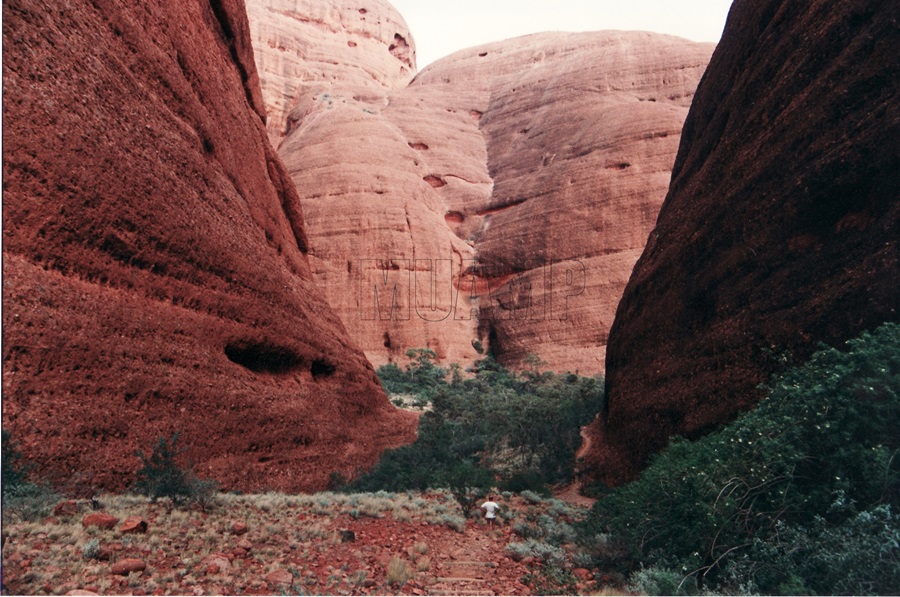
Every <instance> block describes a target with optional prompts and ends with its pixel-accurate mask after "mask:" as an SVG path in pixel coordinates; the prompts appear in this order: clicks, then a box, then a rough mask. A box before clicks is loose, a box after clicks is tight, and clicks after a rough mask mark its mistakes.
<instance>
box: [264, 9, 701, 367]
mask: <svg viewBox="0 0 900 597" xmlns="http://www.w3.org/2000/svg"><path fill="white" fill-rule="evenodd" d="M308 4H311V5H315V4H316V3H315V2H310V3H301V4H299V5H298V7H297V11H298V12H297V13H295V14H293V16H292V17H291V19H289V20H288V21H286V22H290V23H291V24H292V25H293V24H294V23H298V22H305V21H306V20H308V18H309V17H308V16H307V15H305V14H302V13H300V12H299V11H300V10H301V9H302V10H308V11H315V10H316V9H315V6H308ZM278 5H279V4H278V2H275V1H274V0H254V1H253V2H251V9H250V18H251V25H252V28H253V31H254V32H255V37H254V44H255V47H256V50H257V52H256V60H257V64H258V65H259V71H260V73H261V78H262V86H263V90H264V94H265V97H266V102H267V104H268V105H269V106H270V113H272V114H274V113H275V109H274V108H271V107H272V106H277V105H278V104H279V102H280V101H281V99H280V97H281V94H274V92H273V91H272V89H273V87H278V88H279V89H281V88H287V87H289V86H290V84H291V80H290V78H286V77H280V76H279V75H278V74H277V73H274V70H275V69H273V68H271V66H270V65H271V64H273V63H277V61H278V60H280V56H281V55H282V54H284V53H283V52H279V51H278V50H277V49H275V48H277V46H278V44H279V43H281V44H282V45H283V46H284V47H286V48H290V47H300V46H301V45H302V44H303V41H304V39H305V37H304V36H305V35H307V27H306V26H294V28H293V29H291V31H293V34H292V35H293V36H294V37H293V38H292V39H293V41H282V42H277V41H276V38H278V39H282V38H284V37H285V36H287V35H288V34H287V33H286V31H288V29H284V30H280V31H281V32H280V33H279V34H278V35H277V36H276V35H275V34H274V33H273V32H274V31H275V30H276V28H275V26H274V25H272V24H269V23H270V22H271V21H274V20H275V16H273V15H276V14H280V13H278V11H277V10H276V8H275V7H277V6H278ZM354 7H355V5H354ZM335 10H336V12H337V11H338V9H337V8H336V9H335ZM355 10H356V9H355V8H353V7H349V6H348V7H346V8H345V12H344V13H342V15H343V16H340V18H338V16H335V18H334V20H335V22H342V23H347V25H345V26H346V27H347V28H348V29H352V27H354V26H356V25H355V19H356V17H357V16H358V15H354V12H355ZM379 10H382V11H385V12H384V14H383V15H382V16H380V17H377V16H376V14H378V13H376V11H375V10H373V9H370V10H368V12H367V13H366V15H365V16H366V17H367V18H368V19H369V20H370V21H376V22H381V23H394V22H395V21H396V19H397V17H396V15H395V13H394V12H393V11H392V9H391V10H385V8H384V7H381V8H380V9H379ZM256 19H259V21H260V22H257V20H256ZM396 28H398V29H400V30H401V31H405V29H403V28H402V27H400V26H397V27H396ZM329 31H330V36H326V37H324V38H317V39H320V42H319V45H317V47H318V48H319V49H320V50H321V51H324V48H325V47H326V46H325V43H326V41H327V42H328V43H330V44H331V45H330V46H328V47H332V48H333V49H334V56H336V57H339V58H338V59H336V60H335V62H338V61H339V60H348V61H349V62H347V63H346V64H344V63H342V64H339V65H332V66H331V68H332V69H334V70H335V71H340V72H335V73H332V74H328V73H326V75H327V76H325V77H324V78H323V77H319V78H318V79H317V78H316V74H315V69H313V68H311V67H310V66H308V65H305V62H304V61H303V60H301V61H299V62H298V63H297V64H296V66H295V67H294V68H295V71H297V72H303V73H304V76H303V77H302V78H301V79H300V80H296V81H293V85H294V87H293V88H292V89H291V90H289V91H287V92H285V94H286V95H292V96H296V97H301V96H302V97H303V98H304V101H305V102H307V103H306V104H305V105H306V106H307V107H306V108H304V109H303V110H301V111H300V112H297V113H295V115H297V114H302V117H301V118H299V119H294V117H293V116H290V115H288V116H287V121H285V122H274V121H271V120H270V122H269V130H270V131H272V130H286V131H289V132H288V134H287V136H286V137H285V138H284V140H283V141H282V142H281V144H280V146H279V154H280V155H281V157H282V158H283V160H284V162H285V165H286V166H287V168H288V170H289V172H290V175H291V178H292V179H293V180H294V182H295V183H296V184H297V186H298V189H300V197H301V202H302V204H303V209H304V216H305V218H306V223H307V228H306V230H307V232H308V234H309V239H310V241H309V242H310V263H311V265H312V268H313V271H314V273H315V275H316V279H317V280H318V281H319V282H320V283H321V285H322V287H323V289H324V290H325V293H326V296H327V298H328V300H329V302H330V303H331V304H332V305H334V306H335V308H336V309H337V311H338V313H339V314H340V316H341V319H342V320H343V322H344V324H345V325H346V326H347V329H348V331H349V332H350V334H351V335H352V336H353V337H354V339H355V340H356V341H357V342H359V344H360V345H361V346H362V348H363V350H364V351H365V353H366V356H367V357H368V358H369V359H370V360H371V361H372V362H373V363H374V364H376V365H380V364H383V363H385V362H389V361H392V360H401V361H402V360H403V354H404V353H405V351H406V350H407V349H409V348H417V347H427V348H431V349H433V350H435V352H436V353H437V355H438V357H439V358H440V359H442V360H445V361H447V362H459V363H462V364H467V363H470V362H471V361H473V360H474V359H476V358H479V354H478V352H477V351H476V349H475V347H476V346H479V348H482V349H483V350H490V351H491V352H492V353H493V354H494V355H495V356H497V357H498V358H499V359H500V360H501V361H502V362H504V363H505V364H507V365H511V366H513V367H519V366H522V365H523V364H524V363H525V362H526V361H527V360H528V359H529V357H530V355H536V356H538V357H539V358H541V359H542V360H543V361H544V362H545V363H546V364H547V366H548V367H549V368H552V369H557V370H572V371H575V370H579V371H580V372H581V373H584V374H594V373H598V372H600V371H602V368H603V358H604V352H603V350H604V345H605V342H606V336H607V331H608V329H609V326H610V325H611V323H612V318H613V313H614V310H615V305H616V304H617V302H618V299H619V296H620V294H621V292H622V290H623V289H624V287H625V283H626V281H627V278H628V275H629V273H630V271H631V268H632V266H633V265H634V262H635V261H636V259H637V257H638V255H639V254H640V251H641V249H642V248H643V245H644V242H645V241H646V238H647V234H648V233H649V231H650V229H651V228H652V226H653V223H654V221H655V217H656V213H657V211H658V209H659V206H660V205H661V203H662V199H663V197H664V195H665V189H666V185H667V184H668V180H669V175H670V168H671V163H672V161H673V160H674V155H675V152H676V150H677V145H678V139H679V136H680V130H681V124H682V122H683V119H684V117H685V115H686V114H687V109H688V106H689V104H690V101H691V97H692V95H693V92H694V89H695V87H696V85H697V82H698V81H699V79H700V76H701V74H702V72H703V69H704V68H705V66H706V63H707V61H708V59H709V56H710V54H711V53H712V48H713V46H712V45H711V44H697V43H693V42H688V41H685V40H681V39H677V38H673V37H668V36H663V35H655V34H648V33H623V32H598V33H590V34H540V35H534V36H527V37H523V38H518V39H514V40H509V41H505V42H499V43H495V44H488V45H485V46H481V47H477V48H472V49H470V50H465V51H462V52H459V53H457V54H454V55H453V56H450V57H448V58H445V59H443V60H440V61H438V62H437V63H435V64H433V65H431V66H429V67H428V68H427V69H426V70H424V71H423V72H421V73H419V74H418V75H417V76H416V78H415V79H414V81H413V82H412V83H411V84H409V85H408V86H407V85H406V81H405V80H403V79H402V77H401V78H400V79H396V78H394V79H390V78H389V77H387V76H386V75H385V74H383V73H384V72H385V68H384V67H383V63H384V60H385V54H386V52H385V51H384V47H383V46H384V44H385V43H386V41H385V38H386V37H387V34H390V31H391V29H390V28H389V29H387V30H386V31H383V33H385V35H383V36H382V37H381V38H380V39H381V42H380V45H377V46H374V47H373V49H372V50H371V54H370V53H369V52H367V53H363V52H356V53H353V54H352V55H349V54H347V52H346V51H345V50H346V42H345V38H347V37H348V36H349V35H351V33H350V32H348V31H347V30H333V31H332V30H329ZM278 36H282V37H278ZM401 36H403V37H404V38H406V39H411V37H410V36H408V35H406V34H405V33H401ZM360 47H361V46H358V47H354V48H353V50H359V49H360ZM412 52H413V53H414V48H413V50H412ZM276 54H277V55H276ZM298 56H299V54H298ZM369 60H371V61H373V65H369V63H368V61H369ZM393 67H394V75H396V74H397V73H396V64H394V65H393ZM360 70H363V71H365V72H370V71H371V72H373V73H377V74H374V75H373V76H372V77H370V78H369V79H367V80H366V81H365V85H362V83H361V82H356V79H355V77H354V73H358V72H359V71H360ZM329 72H331V71H329ZM341 73H348V74H341ZM403 74H405V73H403V72H402V69H401V75H403ZM269 77H272V78H273V79H277V81H278V83H277V85H275V84H272V83H270V82H268V81H267V78H269ZM335 81H338V82H340V84H341V85H343V88H342V91H341V92H340V94H339V95H340V98H339V99H338V98H337V97H336V92H335V91H333V90H334V87H335V86H336V85H338V84H339V83H336V82H335ZM354 85H360V87H359V88H358V89H355V88H354V87H353V86H354ZM378 86H381V87H382V89H381V91H379V90H378ZM314 100H315V101H314ZM314 104H315V105H314Z"/></svg>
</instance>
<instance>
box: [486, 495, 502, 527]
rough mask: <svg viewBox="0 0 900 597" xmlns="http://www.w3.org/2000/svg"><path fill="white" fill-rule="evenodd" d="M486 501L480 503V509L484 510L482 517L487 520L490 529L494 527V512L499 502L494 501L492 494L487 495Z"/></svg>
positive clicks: (498, 506)
mask: <svg viewBox="0 0 900 597" xmlns="http://www.w3.org/2000/svg"><path fill="white" fill-rule="evenodd" d="M487 499H488V501H486V502H485V503H483V504H481V509H482V510H484V511H485V515H484V517H485V518H486V519H487V521H488V528H490V529H491V530H493V529H494V518H496V512H497V510H498V509H499V508H500V504H498V503H497V502H495V501H494V496H492V495H489V496H488V497H487Z"/></svg>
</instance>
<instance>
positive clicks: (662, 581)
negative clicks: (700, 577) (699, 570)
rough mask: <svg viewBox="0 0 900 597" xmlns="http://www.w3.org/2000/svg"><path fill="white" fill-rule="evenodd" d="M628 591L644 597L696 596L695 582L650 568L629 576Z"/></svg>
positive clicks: (662, 570) (672, 571) (675, 574)
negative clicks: (659, 596) (666, 596)
mask: <svg viewBox="0 0 900 597" xmlns="http://www.w3.org/2000/svg"><path fill="white" fill-rule="evenodd" d="M629 589H630V590H631V591H634V592H635V593H643V594H646V595H696V594H697V593H698V591H697V580H696V578H694V577H693V576H685V575H684V574H680V573H678V572H675V571H674V570H669V569H668V568H658V567H655V566H651V567H650V568H644V569H642V570H638V571H637V572H635V573H634V574H632V575H631V579H630V585H629Z"/></svg>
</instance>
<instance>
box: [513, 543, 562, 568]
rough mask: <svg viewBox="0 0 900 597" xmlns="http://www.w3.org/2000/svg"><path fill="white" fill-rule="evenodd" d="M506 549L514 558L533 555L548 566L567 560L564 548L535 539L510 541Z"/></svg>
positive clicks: (520, 558) (518, 558)
mask: <svg viewBox="0 0 900 597" xmlns="http://www.w3.org/2000/svg"><path fill="white" fill-rule="evenodd" d="M504 551H505V553H506V554H507V555H508V556H510V557H512V558H513V559H514V560H522V559H524V558H527V557H532V558H535V559H536V560H540V561H541V562H543V563H544V564H546V565H548V566H562V565H563V564H564V563H565V561H566V552H565V551H563V550H562V548H559V547H556V546H555V545H550V544H549V543H545V542H543V541H535V540H534V539H527V540H525V541H522V542H514V543H510V544H508V545H507V546H506V549H505V550H504Z"/></svg>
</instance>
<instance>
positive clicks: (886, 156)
mask: <svg viewBox="0 0 900 597" xmlns="http://www.w3.org/2000/svg"><path fill="white" fill-rule="evenodd" d="M898 17H900V7H898V6H897V4H896V3H892V2H888V1H878V0H872V1H870V0H850V1H836V0H835V1H812V0H805V1H801V2H794V1H790V2H788V1H784V0H765V1H754V2H749V1H744V0H736V2H735V3H734V5H733V6H732V9H731V14H730V15H729V18H728V24H727V26H726V28H725V32H724V35H723V37H722V40H721V42H720V44H719V46H718V48H717V50H716V52H715V54H714V55H713V58H712V61H711V62H710V65H709V68H708V70H707V72H706V74H705V75H704V78H703V81H702V82H701V84H700V87H699V88H698V90H697V95H696V97H695V100H694V104H693V105H692V107H691V111H690V114H689V116H688V118H687V121H686V122H685V126H684V131H683V135H682V141H681V147H680V148H679V152H678V158H677V160H676V163H675V170H674V173H673V178H672V184H671V187H670V189H669V193H668V196H667V198H666V201H665V204H664V205H663V207H662V211H661V213H660V216H659V221H658V223H657V226H656V229H655V230H654V231H653V233H652V234H651V235H650V239H649V242H648V244H647V248H646V250H645V251H644V254H643V255H642V257H641V259H640V261H639V262H638V264H637V266H636V267H635V270H634V274H633V276H632V278H631V280H630V281H629V283H628V287H627V289H626V291H625V294H624V297H623V299H622V302H621V304H620V306H619V309H618V312H617V314H616V320H615V324H614V326H613V329H612V331H611V334H610V341H609V346H608V354H607V361H606V364H607V378H606V381H607V400H608V403H607V411H606V412H605V413H604V414H603V416H602V418H601V420H600V421H598V423H597V424H596V425H595V426H594V427H593V429H592V433H591V442H590V443H591V449H590V451H589V454H588V456H587V466H589V467H590V468H591V469H592V470H593V471H594V472H595V473H596V474H598V475H599V476H600V477H601V478H602V479H603V480H604V481H606V482H608V483H613V484H615V483H621V482H623V481H625V480H627V479H630V478H632V477H633V476H634V475H635V474H636V473H637V471H638V470H639V468H640V467H641V465H642V464H643V463H644V462H645V461H646V459H647V457H648V456H649V454H651V453H652V452H654V451H656V450H659V449H660V448H661V447H662V446H664V445H665V444H666V442H667V440H668V438H669V437H670V436H672V435H676V434H677V435H682V436H687V437H697V436H699V435H701V434H703V433H704V432H707V431H709V430H710V429H713V428H715V427H716V426H718V425H720V424H722V423H723V422H725V421H728V420H729V419H731V418H733V417H734V416H735V415H736V414H737V413H739V412H741V411H744V410H746V409H748V408H751V407H752V405H753V404H754V403H755V402H756V401H757V400H758V399H759V397H760V394H761V390H759V389H757V386H758V384H760V383H762V382H765V381H766V380H767V378H768V376H769V375H770V374H771V373H772V372H774V371H777V370H778V369H779V368H781V367H782V366H783V365H782V362H783V360H784V358H785V357H789V358H790V359H791V360H792V361H794V362H800V361H803V360H804V359H805V358H806V357H808V356H809V355H810V354H811V352H813V351H814V350H815V349H816V347H817V345H818V343H819V342H824V343H826V344H830V345H839V344H840V343H841V342H842V341H844V340H846V339H848V338H851V337H855V336H856V335H858V334H859V332H860V331H861V330H864V329H871V328H873V327H875V326H877V325H878V324H880V323H882V322H884V321H889V320H896V319H897V317H898V311H897V310H898V307H900V292H898V290H897V289H898V282H900V265H898V244H897V243H898V239H900V225H898V217H900V202H898V200H897V199H898V196H900V151H898V150H900V144H898V139H900V105H898V102H897V97H898V86H900V83H898V82H900V49H898V46H897V44H896V43H895V42H896V37H897V21H898Z"/></svg>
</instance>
